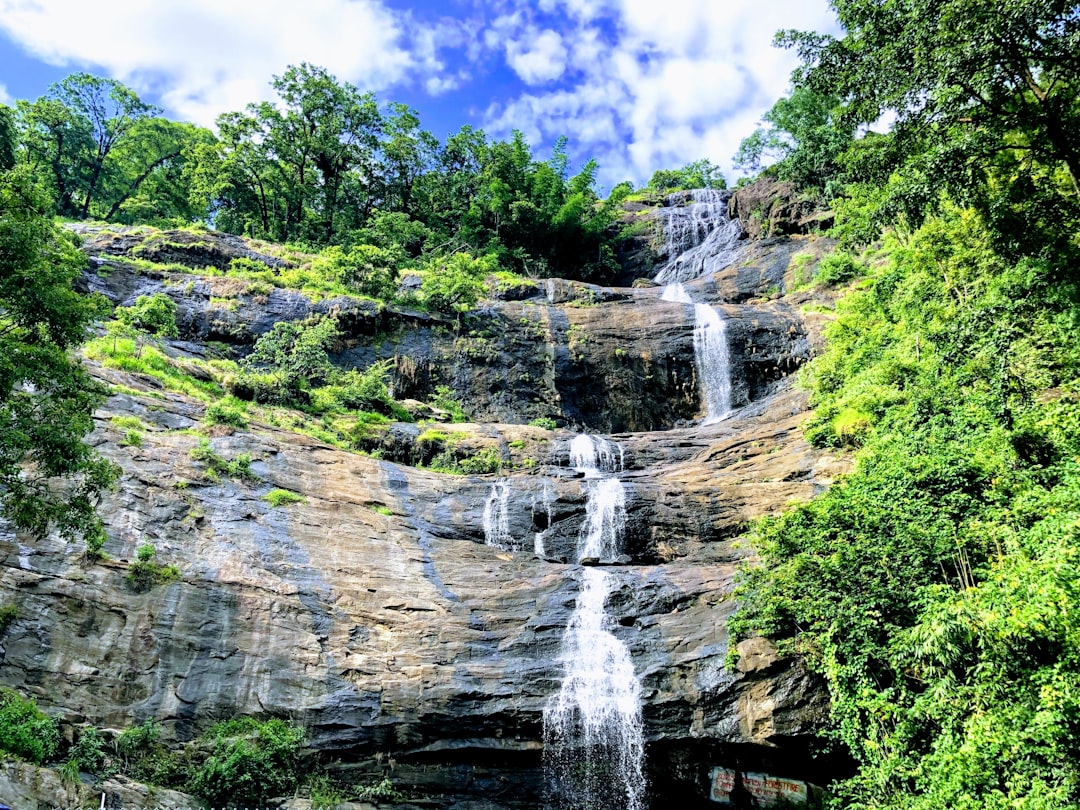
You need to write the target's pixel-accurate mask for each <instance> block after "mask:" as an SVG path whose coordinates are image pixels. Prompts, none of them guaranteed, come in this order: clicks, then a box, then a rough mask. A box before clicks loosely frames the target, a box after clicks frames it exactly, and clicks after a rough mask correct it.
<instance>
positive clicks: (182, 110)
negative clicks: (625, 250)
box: [0, 0, 836, 188]
mask: <svg viewBox="0 0 1080 810" xmlns="http://www.w3.org/2000/svg"><path fill="white" fill-rule="evenodd" d="M835 26H836V22H835V17H834V15H833V13H832V12H831V11H830V9H829V7H828V4H827V1H826V0H764V1H763V0H531V1H530V2H526V0H442V2H436V1H435V0H415V2H406V0H305V1H304V2H303V3H301V2H298V0H227V2H222V0H120V2H117V0H98V2H91V0H0V103H11V101H12V100H13V99H18V98H25V99H31V100H32V99H35V98H37V97H38V96H40V95H42V94H43V93H45V91H46V90H47V89H48V87H49V85H50V84H51V83H53V82H55V81H58V80H60V79H62V78H63V77H64V76H67V75H68V74H69V73H72V72H75V71H80V70H82V71H86V72H89V73H94V74H97V75H101V76H109V77H111V78H114V79H117V80H119V81H121V82H123V83H125V84H126V85H128V86H129V87H131V88H132V89H134V90H135V91H136V92H137V93H138V94H139V95H140V97H141V98H142V99H143V100H144V101H147V102H150V103H153V104H156V105H158V106H159V107H161V108H162V109H163V110H164V112H165V114H166V115H168V116H169V117H171V118H175V119H179V120H186V121H193V122H195V123H199V124H203V125H206V126H212V125H213V122H214V119H215V118H216V117H217V115H218V114H220V113H222V112H228V111H233V110H241V109H243V108H244V107H245V106H246V105H247V104H248V103H249V102H253V101H261V100H272V99H273V91H272V89H271V87H270V85H269V83H270V80H271V78H272V77H273V76H274V75H279V74H281V73H282V72H283V71H284V70H285V68H286V67H287V66H288V65H290V64H299V63H300V62H309V63H311V64H314V65H319V66H322V67H325V68H326V69H327V70H329V71H330V72H331V73H333V74H334V75H335V76H336V77H337V78H338V79H339V80H341V81H348V82H351V83H352V84H355V85H356V86H357V87H359V88H360V89H361V90H365V91H367V90H370V91H373V92H375V93H376V94H377V96H378V97H379V98H380V99H381V100H384V101H400V102H404V103H406V104H409V105H410V106H412V107H414V108H416V109H417V111H418V112H419V113H420V118H421V122H422V124H423V126H424V127H425V128H426V129H429V130H431V131H432V132H433V133H434V134H435V135H437V136H438V137H439V138H440V139H441V138H445V137H446V135H448V134H449V133H451V132H454V131H456V130H457V129H459V128H460V127H461V126H463V125H466V124H468V125H471V126H474V127H479V128H482V129H483V130H485V131H486V132H487V133H488V134H489V135H490V136H492V137H500V138H501V137H506V136H508V135H509V134H510V132H511V131H512V130H514V129H520V130H521V131H522V132H524V134H525V137H526V139H527V140H528V142H529V143H530V144H531V145H532V146H533V149H534V154H535V155H536V156H537V157H539V158H546V157H548V156H549V154H550V149H551V145H552V144H553V143H554V142H555V140H556V139H557V138H558V137H559V136H562V135H565V136H566V137H567V138H568V149H567V151H568V153H569V155H570V158H571V164H572V169H573V168H574V167H577V166H580V165H581V164H582V163H583V162H584V161H585V160H587V159H588V158H595V159H596V160H597V162H598V163H599V166H600V170H599V174H598V179H599V182H600V184H601V186H603V187H605V188H610V186H611V185H613V184H614V183H617V182H620V181H622V180H630V181H632V182H633V183H634V184H635V185H642V184H644V183H645V182H646V181H647V180H648V178H649V177H650V176H651V174H652V172H653V171H655V170H657V169H663V168H678V167H679V166H682V165H685V164H686V163H689V162H690V161H693V160H698V159H701V158H707V159H709V160H711V161H712V162H713V163H715V164H717V165H719V166H720V167H721V168H722V169H723V170H724V173H725V174H726V175H727V176H728V178H729V180H731V179H734V177H736V176H737V175H738V172H737V171H736V170H735V169H734V168H733V167H732V165H731V164H732V160H731V159H732V155H734V153H735V151H736V149H737V148H738V145H739V142H740V141H741V140H742V139H743V138H745V137H746V136H747V135H749V134H750V133H751V132H753V131H754V129H755V127H756V126H757V125H758V123H759V120H760V118H761V115H762V114H763V113H764V112H766V111H767V110H768V109H769V108H770V107H771V106H772V104H773V103H774V102H775V101H776V99H777V98H779V97H781V96H782V95H783V94H784V93H785V92H787V90H788V87H789V77H790V74H791V70H792V68H794V67H795V64H796V59H795V55H794V54H793V53H791V52H790V51H785V50H782V49H778V48H774V47H773V46H772V44H771V43H772V37H773V34H774V33H775V32H776V31H777V30H778V29H781V28H796V29H800V30H817V31H823V32H835V30H836V28H835Z"/></svg>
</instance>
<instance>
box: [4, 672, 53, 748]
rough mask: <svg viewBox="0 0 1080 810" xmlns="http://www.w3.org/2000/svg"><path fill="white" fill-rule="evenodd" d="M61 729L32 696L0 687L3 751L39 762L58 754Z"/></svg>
mask: <svg viewBox="0 0 1080 810" xmlns="http://www.w3.org/2000/svg"><path fill="white" fill-rule="evenodd" d="M59 744H60V729H59V727H58V726H57V723H56V720H54V719H53V718H51V717H49V716H47V715H45V714H44V713H43V712H42V711H41V710H40V709H38V707H37V703H35V702H34V700H33V699H32V698H24V697H23V696H22V695H20V694H19V693H18V692H16V691H15V690H14V689H8V688H6V687H0V751H4V752H6V753H8V754H11V755H13V756H16V757H21V758H23V759H26V760H29V761H30V762H33V763H36V764H38V765H40V764H41V763H43V762H45V761H46V760H47V759H49V758H51V757H52V756H53V754H55V753H56V749H57V747H58V746H59Z"/></svg>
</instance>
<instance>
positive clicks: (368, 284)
mask: <svg viewBox="0 0 1080 810" xmlns="http://www.w3.org/2000/svg"><path fill="white" fill-rule="evenodd" d="M395 253H396V252H395V251H393V250H383V249H382V248H379V247H375V246H374V245H353V246H352V247H351V248H349V249H348V250H347V251H346V250H343V249H342V248H340V247H338V246H336V245H334V246H332V247H329V248H327V249H326V250H325V251H323V255H322V258H320V259H317V260H316V261H315V264H314V265H313V267H312V269H313V270H315V271H316V272H320V273H323V274H325V275H327V276H329V277H330V278H336V279H340V280H341V282H342V283H343V284H344V285H345V286H346V287H348V288H349V289H351V290H355V291H356V292H358V293H360V294H361V295H367V296H370V297H371V298H378V299H380V300H383V301H388V300H389V299H391V298H393V297H394V293H395V292H396V291H397V278H398V264H399V263H400V261H401V260H402V258H403V257H402V256H400V255H395Z"/></svg>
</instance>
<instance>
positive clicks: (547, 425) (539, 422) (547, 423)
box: [529, 416, 558, 430]
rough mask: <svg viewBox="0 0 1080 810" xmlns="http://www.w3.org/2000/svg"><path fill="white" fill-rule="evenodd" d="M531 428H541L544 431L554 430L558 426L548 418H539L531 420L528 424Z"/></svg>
mask: <svg viewBox="0 0 1080 810" xmlns="http://www.w3.org/2000/svg"><path fill="white" fill-rule="evenodd" d="M529 424H530V425H532V426H533V427H538V428H543V429H544V430H555V428H557V427H558V424H557V423H556V422H555V420H554V419H552V418H551V417H550V416H541V417H539V418H537V419H533V420H532V421H531V422H529Z"/></svg>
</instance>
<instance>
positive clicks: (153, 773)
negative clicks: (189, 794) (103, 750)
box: [113, 717, 183, 787]
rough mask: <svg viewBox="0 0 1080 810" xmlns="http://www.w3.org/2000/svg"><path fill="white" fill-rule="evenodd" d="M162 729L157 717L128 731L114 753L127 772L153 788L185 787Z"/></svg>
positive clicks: (115, 746)
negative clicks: (163, 742) (165, 744)
mask: <svg viewBox="0 0 1080 810" xmlns="http://www.w3.org/2000/svg"><path fill="white" fill-rule="evenodd" d="M160 737H161V726H159V725H158V724H157V721H155V720H154V718H153V717H148V718H146V720H144V721H143V722H142V723H140V724H139V725H137V726H132V727H131V728H128V729H124V731H122V732H121V733H120V734H119V736H117V738H116V740H115V742H114V743H113V750H114V751H115V753H116V757H117V759H118V760H119V764H120V767H121V769H122V770H123V772H124V773H126V774H128V775H130V776H132V777H134V778H135V779H138V780H139V781H141V782H147V783H149V784H151V785H165V786H172V785H175V786H176V787H183V785H182V784H178V780H177V762H176V757H174V756H173V755H172V754H171V753H170V752H169V750H168V749H167V748H166V747H165V746H164V745H163V744H162V743H161V740H160Z"/></svg>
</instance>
